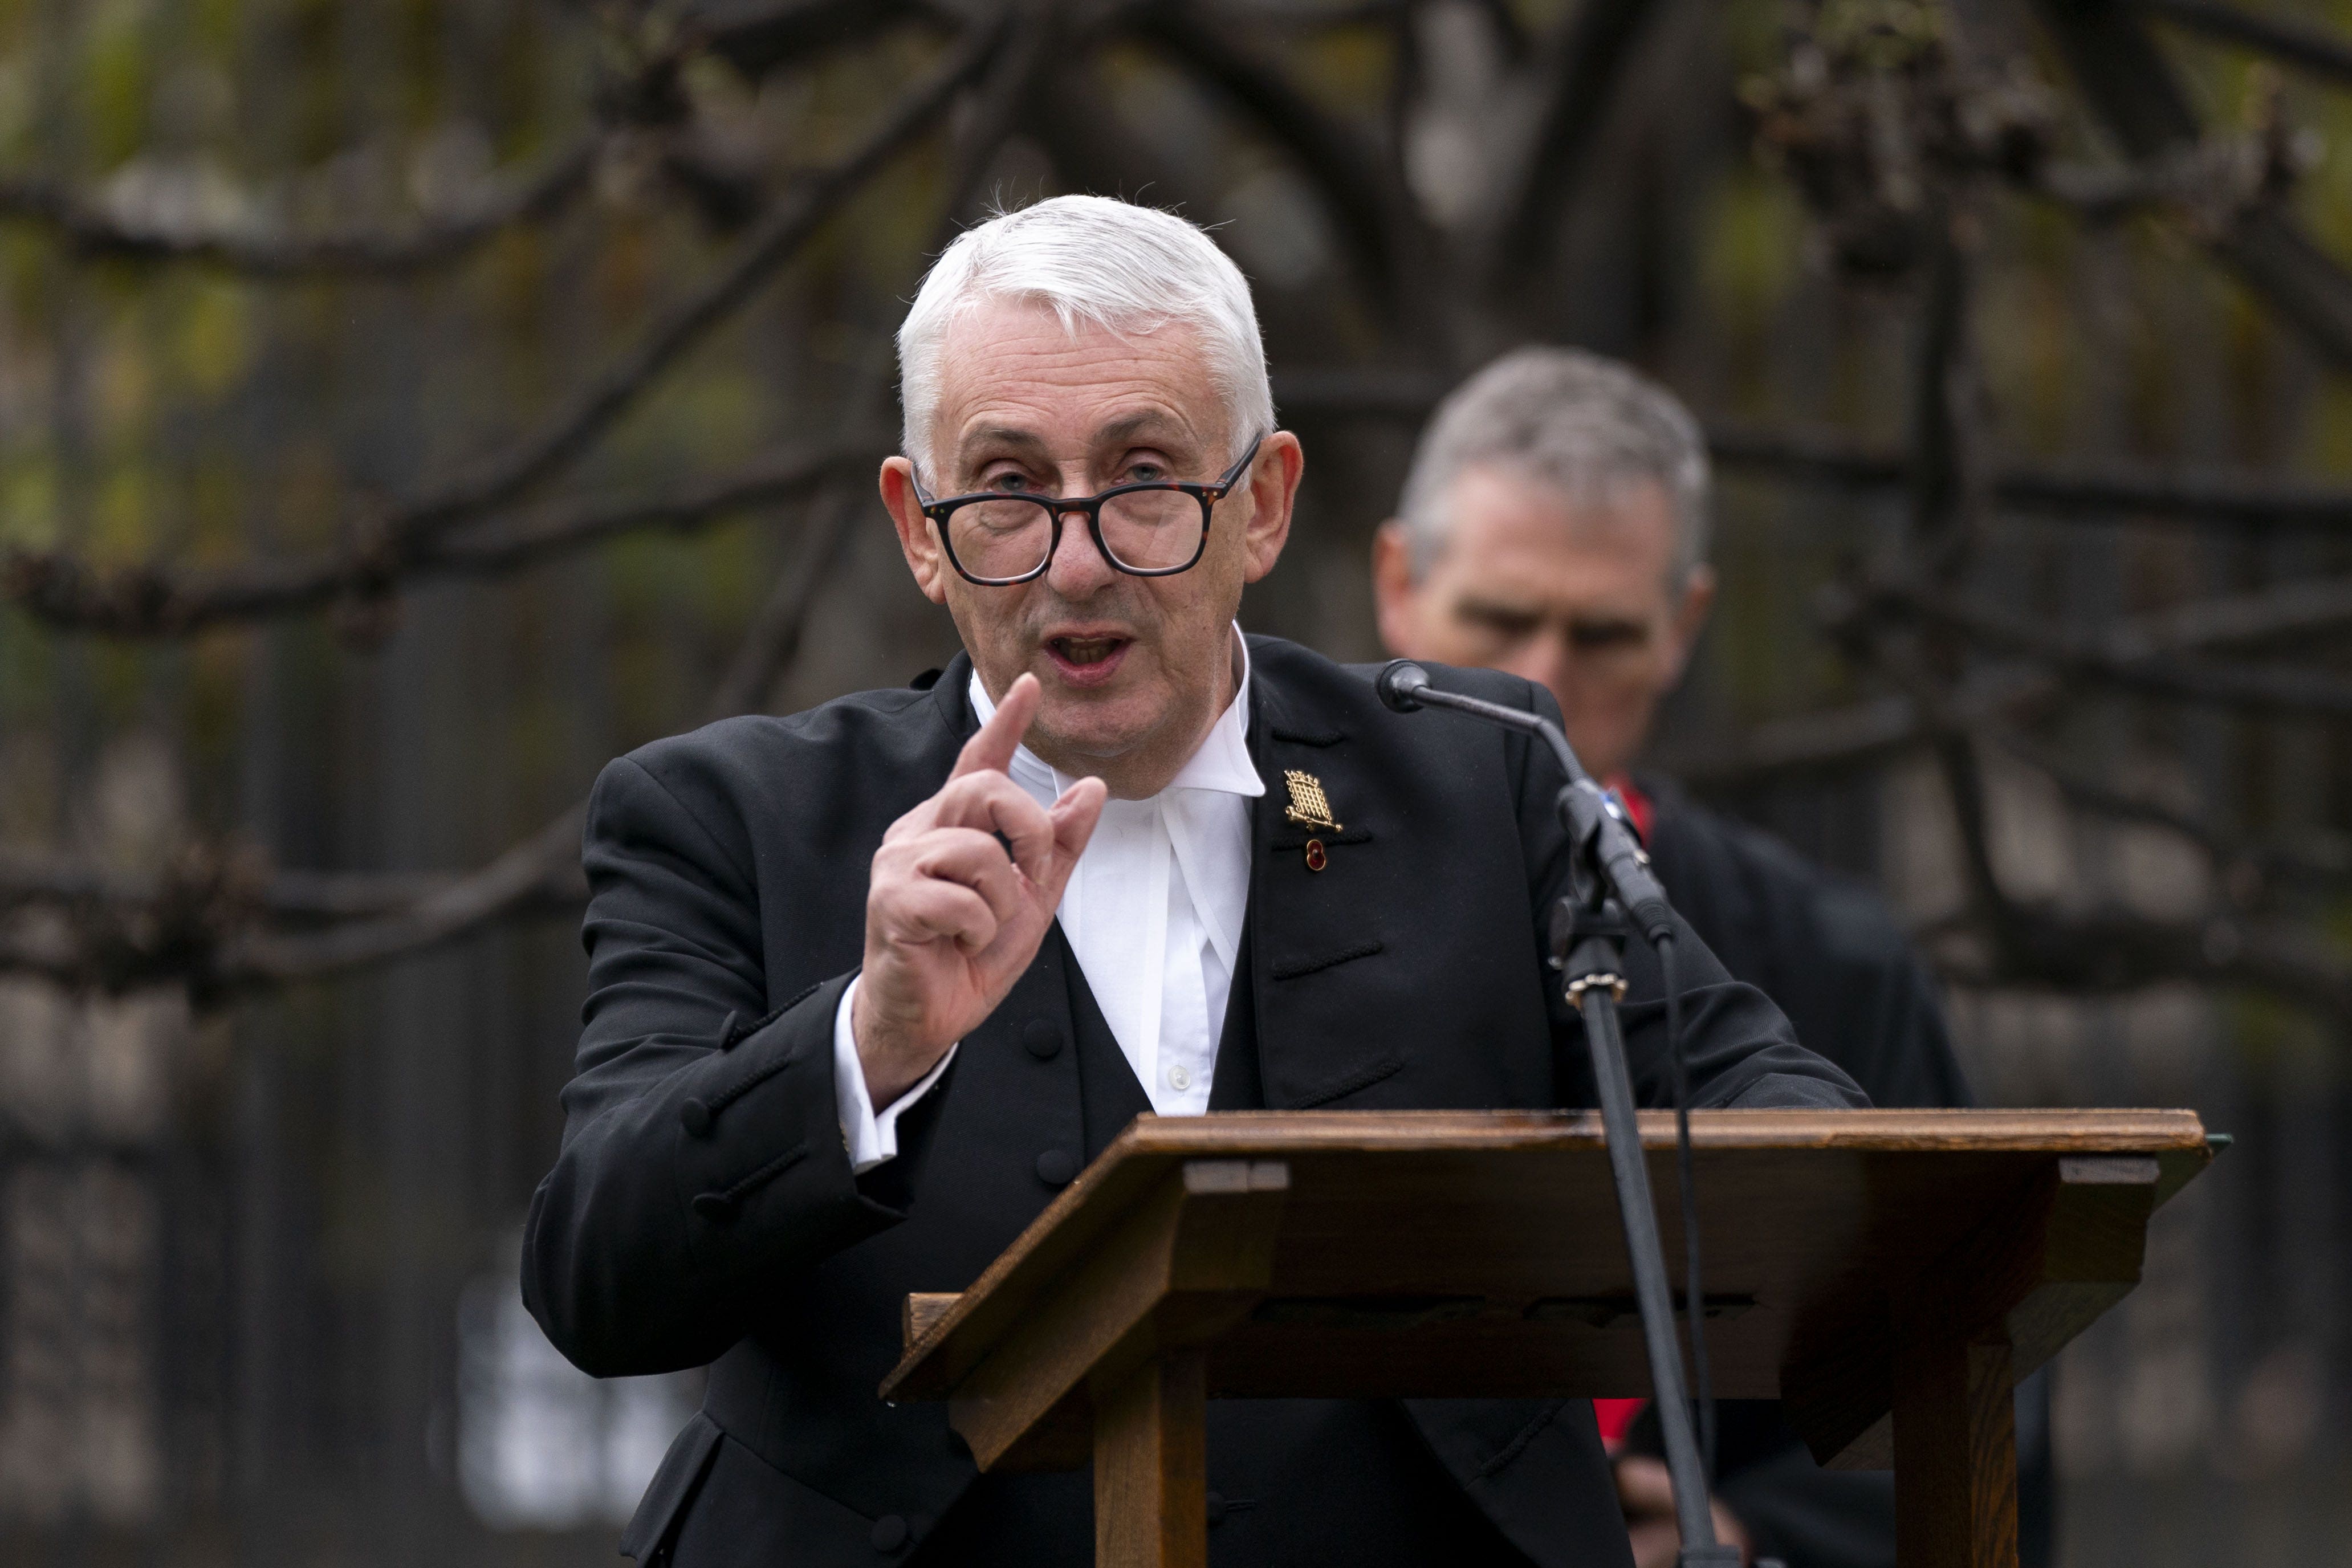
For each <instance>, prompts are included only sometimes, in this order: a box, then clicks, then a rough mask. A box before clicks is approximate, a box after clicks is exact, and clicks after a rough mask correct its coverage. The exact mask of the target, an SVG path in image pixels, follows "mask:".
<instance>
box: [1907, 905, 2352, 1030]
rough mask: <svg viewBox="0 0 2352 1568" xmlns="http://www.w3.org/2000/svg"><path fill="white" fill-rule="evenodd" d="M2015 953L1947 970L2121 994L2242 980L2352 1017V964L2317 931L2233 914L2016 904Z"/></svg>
mask: <svg viewBox="0 0 2352 1568" xmlns="http://www.w3.org/2000/svg"><path fill="white" fill-rule="evenodd" d="M2006 918H2007V919H2008V920H2009V921H2010V922H2011V928H2012V929H2013V931H2014V933H2015V941H2014V944H2013V948H2014V950H2013V951H2012V952H2010V953H2007V954H2004V956H2003V960H2002V962H2001V963H2000V966H1999V967H1997V968H1976V967H1971V966H1969V965H1968V964H1967V963H1966V962H1965V961H1960V962H1953V961H1951V960H1949V959H1948V960H1947V961H1946V962H1945V963H1944V965H1943V966H1942V967H1943V968H1944V970H1945V972H1946V974H1947V976H1948V977H1949V978H1951V979H1953V980H1956V981H1958V982H1959V983H1961V984H1966V985H1976V986H2000V987H2002V988H2013V987H2017V986H2032V987H2048V988H2053V989H2057V990H2063V991H2068V992H2074V993H2081V992H2093V993H2103V992H2104V993H2113V992H2120V991H2134V990H2141V989H2145V988H2147V987H2149V986H2154V985H2161V984H2165V983H2168V982H2176V981H2182V980H2186V981H2189V982H2191V983H2193V984H2201V985H2210V986H2238V987H2247V988H2253V989H2257V990H2263V991H2267V992H2269V993H2270V994H2272V995H2273V996H2277V997H2281V998H2285V999H2286V1000H2288V1001H2291V1002H2294V1003H2295V1004H2297V1005H2299V1006H2302V1007H2306V1008H2309V1009H2312V1010H2314V1011H2315V1012H2318V1013H2322V1014H2325V1015H2326V1016H2329V1017H2332V1018H2336V1019H2347V1018H2352V970H2347V967H2345V965H2344V964H2343V963H2342V961H2341V960H2340V959H2339V958H2338V957H2337V956H2336V954H2335V953H2334V952H2333V951H2332V950H2331V949H2329V948H2328V947H2327V946H2326V945H2324V944H2322V943H2320V942H2318V941H2316V940H2315V939H2314V938H2313V937H2312V936H2310V934H2309V933H2307V932H2305V931H2304V930H2301V929H2299V928H2297V927H2294V926H2291V925H2282V924H2276V923H2269V922H2264V923H2252V922H2247V921H2244V920H2242V919H2240V918H2239V917H2237V916H2235V915H2212V916H2210V918H2207V919H2203V920H2198V921H2165V920H2156V919H2151V918H2150V917H2148V916H2147V915H2139V914H2137V913H2134V912H2132V911H2130V910H2124V909H2113V908H2108V909H2100V910H2095V911H2091V912H2089V913H2083V914H2077V913H2073V912H2069V911H2064V910H2060V909H2057V908H2054V907H2053V906H2050V905H2047V904H2011V906H2010V908H2009V911H2008V914H2007V916H2006Z"/></svg>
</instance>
